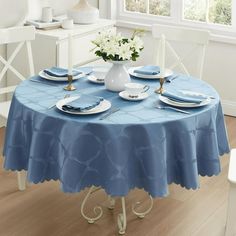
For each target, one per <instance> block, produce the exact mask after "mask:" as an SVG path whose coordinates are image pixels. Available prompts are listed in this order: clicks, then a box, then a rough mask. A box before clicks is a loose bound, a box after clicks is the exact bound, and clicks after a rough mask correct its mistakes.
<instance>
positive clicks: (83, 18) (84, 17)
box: [67, 0, 99, 24]
mask: <svg viewBox="0 0 236 236" xmlns="http://www.w3.org/2000/svg"><path fill="white" fill-rule="evenodd" d="M67 15H68V17H69V18H71V19H73V20H74V23H75V24H93V23H95V22H96V21H97V20H98V18H99V11H98V9H97V8H95V7H93V6H91V5H90V4H89V3H88V2H87V0H80V1H79V3H78V4H77V5H75V6H74V7H73V8H72V9H70V10H68V12H67Z"/></svg>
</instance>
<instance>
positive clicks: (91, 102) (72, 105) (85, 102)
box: [62, 94, 104, 111]
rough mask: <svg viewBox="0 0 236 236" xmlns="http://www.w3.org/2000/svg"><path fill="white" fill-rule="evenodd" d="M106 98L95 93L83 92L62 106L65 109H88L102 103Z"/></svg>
mask: <svg viewBox="0 0 236 236" xmlns="http://www.w3.org/2000/svg"><path fill="white" fill-rule="evenodd" d="M103 100H104V99H103V98H102V97H97V96H93V95H87V94H81V95H80V97H79V98H77V99H76V100H74V101H72V102H69V103H67V104H65V105H63V106H62V109H63V110H64V111H86V110H90V109H92V108H94V107H96V106H97V105H99V104H100V102H101V101H103Z"/></svg>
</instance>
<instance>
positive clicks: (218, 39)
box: [116, 20, 236, 45]
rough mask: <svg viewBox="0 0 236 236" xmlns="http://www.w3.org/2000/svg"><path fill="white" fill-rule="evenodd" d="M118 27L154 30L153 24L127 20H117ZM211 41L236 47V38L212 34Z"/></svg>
mask: <svg viewBox="0 0 236 236" xmlns="http://www.w3.org/2000/svg"><path fill="white" fill-rule="evenodd" d="M155 23H156V22H155ZM160 23H161V24H169V25H178V24H173V23H163V22H160ZM116 26H117V27H123V28H127V29H136V28H142V29H144V30H146V31H151V29H152V26H151V24H142V23H137V22H132V21H125V20H117V21H116ZM184 27H187V28H191V29H193V27H190V26H184ZM210 41H213V42H220V43H227V44H235V45H236V37H232V36H226V35H219V34H214V33H211V36H210Z"/></svg>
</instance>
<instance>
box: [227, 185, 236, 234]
mask: <svg viewBox="0 0 236 236" xmlns="http://www.w3.org/2000/svg"><path fill="white" fill-rule="evenodd" d="M235 201H236V184H233V183H230V190H229V200H228V212H227V222H226V231H225V236H235V235H236V224H235V219H236V204H235Z"/></svg>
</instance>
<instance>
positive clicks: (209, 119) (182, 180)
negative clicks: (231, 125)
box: [4, 75, 229, 197]
mask: <svg viewBox="0 0 236 236" xmlns="http://www.w3.org/2000/svg"><path fill="white" fill-rule="evenodd" d="M132 81H133V82H138V83H142V84H146V85H149V86H150V89H149V91H148V95H149V96H148V97H147V98H146V99H144V100H141V101H129V100H124V99H122V98H121V97H120V96H119V94H118V93H115V92H111V91H108V90H106V89H105V86H104V85H103V84H96V83H91V82H90V81H89V80H88V79H87V77H83V78H80V79H79V80H77V81H76V82H74V83H73V84H74V86H75V87H76V88H77V90H75V91H71V92H68V91H65V90H64V87H65V85H66V82H65V83H63V82H55V81H46V80H44V79H41V78H39V77H38V76H35V77H33V78H31V79H29V80H26V81H24V82H22V83H21V84H20V85H19V86H18V87H17V88H16V90H15V93H14V95H13V98H12V104H11V108H10V113H9V118H8V123H7V129H6V137H5V145H4V156H5V161H4V168H5V169H7V170H12V171H21V170H27V179H28V181H29V182H33V183H35V184H36V183H39V182H44V181H45V180H59V181H60V182H61V187H62V190H63V191H64V192H70V193H74V192H80V191H81V190H83V189H84V188H86V187H91V186H101V187H102V188H103V189H104V190H105V191H106V193H107V194H108V195H110V196H112V197H114V196H121V197H123V196H126V195H127V194H128V193H129V191H130V190H131V189H134V188H139V189H144V190H145V191H146V192H147V193H148V194H150V196H152V197H164V196H167V195H168V185H169V184H171V183H175V184H178V185H181V186H182V187H185V188H187V189H197V188H199V187H200V186H199V175H201V176H213V175H218V174H219V173H220V171H221V168H220V158H219V156H221V155H223V154H225V153H228V152H229V145H228V139H227V133H226V129H225V123H224V116H223V112H222V107H221V103H220V98H219V95H218V93H217V92H216V91H215V89H214V88H212V86H210V85H209V84H207V83H206V82H204V81H201V80H198V79H196V78H192V77H191V76H185V75H178V77H177V78H176V79H174V80H173V81H171V82H170V83H168V82H166V83H165V84H164V89H166V90H168V89H171V88H174V89H177V90H188V91H189V90H190V91H195V92H200V93H203V94H205V95H207V96H210V97H211V101H210V103H209V104H208V105H205V106H202V107H194V108H187V109H185V108H182V109H184V110H185V111H188V112H189V114H184V113H181V112H178V111H174V110H171V109H158V108H157V106H158V104H161V102H160V100H159V95H158V94H157V93H155V92H154V91H155V90H156V88H158V87H159V82H158V80H142V79H138V78H132ZM67 94H69V95H70V96H76V95H80V94H90V95H95V96H100V97H103V98H104V99H106V100H108V101H110V102H111V109H114V108H115V112H110V113H109V111H105V112H104V113H105V114H106V113H108V115H107V116H104V113H98V114H90V115H71V114H67V113H65V112H62V111H60V110H59V109H57V107H56V106H53V105H54V104H56V103H57V101H58V100H60V99H63V98H64V97H65V95H67Z"/></svg>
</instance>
